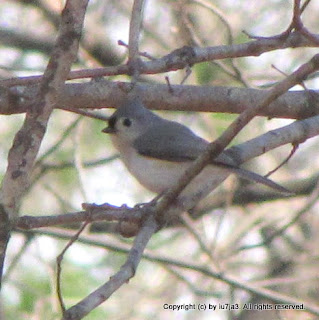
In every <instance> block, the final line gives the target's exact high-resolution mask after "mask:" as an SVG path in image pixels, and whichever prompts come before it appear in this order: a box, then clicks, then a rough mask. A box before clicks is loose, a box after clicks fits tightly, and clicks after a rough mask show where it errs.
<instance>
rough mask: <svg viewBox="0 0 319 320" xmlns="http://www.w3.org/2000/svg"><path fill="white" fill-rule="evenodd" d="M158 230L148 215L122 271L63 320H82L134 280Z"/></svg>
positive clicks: (74, 307) (78, 304)
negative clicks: (150, 241) (149, 244)
mask: <svg viewBox="0 0 319 320" xmlns="http://www.w3.org/2000/svg"><path fill="white" fill-rule="evenodd" d="M157 228H158V225H157V223H156V221H155V219H154V217H153V215H151V214H150V215H148V216H147V218H146V220H145V222H144V225H143V227H142V228H141V230H140V232H139V233H138V235H137V236H136V237H135V240H134V243H133V246H132V248H131V250H130V252H129V254H128V257H127V259H126V262H125V263H124V264H123V265H122V267H121V269H120V270H119V271H118V272H117V273H116V274H115V275H114V276H112V277H111V278H110V280H109V281H108V282H106V283H105V284H103V285H102V286H101V287H99V288H98V289H96V290H95V291H94V292H92V293H91V294H89V295H88V296H87V297H86V298H84V299H83V300H82V301H80V302H79V303H77V304H76V305H75V306H73V307H72V308H70V309H68V310H67V311H66V312H65V313H64V315H63V320H78V319H82V318H83V317H84V316H85V315H87V314H88V313H89V312H90V311H92V310H93V309H94V308H96V307H97V306H99V305H100V304H101V303H103V302H104V301H105V300H107V299H108V298H109V297H110V296H111V295H112V294H113V293H114V292H115V291H116V290H117V289H118V288H120V287H121V286H122V285H123V284H125V283H126V282H127V281H128V280H129V279H130V278H132V277H133V276H134V274H135V272H136V269H137V267H138V265H139V263H140V260H141V258H142V255H143V252H144V249H145V247H146V245H147V243H148V242H149V240H150V239H151V237H152V235H153V234H154V233H155V232H156V230H157Z"/></svg>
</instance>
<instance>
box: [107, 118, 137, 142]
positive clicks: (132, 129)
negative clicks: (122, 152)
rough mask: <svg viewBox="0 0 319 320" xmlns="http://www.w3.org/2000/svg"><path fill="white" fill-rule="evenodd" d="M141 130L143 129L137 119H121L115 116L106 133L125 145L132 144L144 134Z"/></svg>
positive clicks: (111, 119)
mask: <svg viewBox="0 0 319 320" xmlns="http://www.w3.org/2000/svg"><path fill="white" fill-rule="evenodd" d="M141 129H143V127H142V126H139V123H138V121H137V119H135V118H133V117H125V116H122V117H119V116H117V115H116V114H114V115H113V116H112V117H111V118H110V119H109V126H108V128H106V129H105V130H104V132H106V133H110V134H112V135H114V136H116V138H117V140H120V141H122V142H123V143H125V144H132V143H133V142H134V141H135V139H136V138H138V137H139V136H140V134H141V133H142V131H143V130H141Z"/></svg>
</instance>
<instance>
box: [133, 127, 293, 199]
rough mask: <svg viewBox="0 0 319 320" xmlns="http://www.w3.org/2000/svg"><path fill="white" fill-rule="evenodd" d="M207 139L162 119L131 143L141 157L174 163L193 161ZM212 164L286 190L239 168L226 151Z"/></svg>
mask: <svg viewBox="0 0 319 320" xmlns="http://www.w3.org/2000/svg"><path fill="white" fill-rule="evenodd" d="M207 145H208V142H207V141H206V140H204V139H202V138H200V137H198V136H197V135H195V134H194V133H193V132H192V131H191V130H189V129H188V128H187V127H185V126H183V125H181V124H179V123H177V122H172V121H165V122H161V123H160V124H159V125H154V126H152V127H151V128H150V129H148V130H146V131H145V132H144V134H142V136H140V137H139V138H137V139H136V140H135V142H134V147H135V148H136V149H137V152H138V153H139V154H141V155H143V156H146V157H150V158H156V159H160V160H166V161H173V162H186V161H193V160H195V159H196V158H197V157H198V156H199V155H200V154H201V153H202V152H203V151H204V150H205V148H207ZM212 164H214V165H216V166H219V167H221V168H225V169H229V171H230V172H233V173H235V174H237V175H239V176H241V177H242V178H244V179H247V180H251V181H255V182H258V183H261V184H264V185H266V186H268V187H270V188H272V189H275V190H277V191H280V192H282V193H286V194H291V192H290V191H289V190H287V189H286V188H284V187H282V186H280V185H278V184H277V183H275V182H273V181H272V180H270V179H268V178H266V177H263V176H261V175H259V174H257V173H254V172H251V171H248V170H245V169H242V168H239V167H238V166H237V165H236V164H235V162H233V160H232V159H231V158H230V157H228V155H227V154H225V153H222V154H220V155H219V156H218V157H217V158H216V159H215V160H213V161H212Z"/></svg>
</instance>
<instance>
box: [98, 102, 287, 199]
mask: <svg viewBox="0 0 319 320" xmlns="http://www.w3.org/2000/svg"><path fill="white" fill-rule="evenodd" d="M102 132H105V133H109V134H111V139H112V142H113V145H114V146H115V148H116V149H117V150H118V151H119V153H120V156H121V159H122V161H123V162H124V164H125V166H126V167H127V169H128V170H129V172H130V173H131V174H132V175H133V176H134V177H135V178H136V179H137V180H138V181H139V182H140V183H141V184H142V185H143V186H144V187H146V188H147V189H148V190H150V191H152V192H154V193H158V194H161V193H163V192H165V191H166V190H168V189H169V188H170V187H172V186H173V185H174V184H176V182H177V181H178V179H179V178H180V177H181V176H182V175H183V173H184V172H185V170H186V169H187V168H189V167H190V166H191V164H192V161H194V160H195V159H196V158H197V157H198V156H199V155H200V154H201V153H202V152H203V151H204V150H205V149H206V148H207V146H208V142H207V141H206V140H204V139H202V138H200V137H199V136H197V135H196V134H195V133H193V132H192V131H191V130H190V129H188V128H187V127H186V126H184V125H182V124H180V123H178V122H175V121H170V120H166V119H163V118H161V117H159V116H157V115H156V114H154V113H153V112H151V111H150V110H148V109H147V108H145V107H144V106H143V104H142V102H141V101H139V100H137V99H132V100H129V101H127V102H126V103H125V104H123V105H122V106H121V107H120V108H118V109H117V110H116V111H115V112H114V114H113V115H112V116H111V117H110V118H109V121H108V127H106V128H105V129H103V130H102ZM230 173H235V174H237V175H239V176H241V177H243V178H246V179H248V180H252V181H255V182H259V183H262V184H264V185H266V186H268V187H271V188H273V189H276V190H277V191H280V192H284V193H289V191H288V190H287V189H285V188H284V187H282V186H280V185H278V184H277V183H275V182H273V181H271V180H269V179H267V178H265V177H262V176H260V175H258V174H256V173H254V172H251V171H248V170H245V169H242V168H239V167H238V166H237V164H236V163H235V161H234V160H233V159H232V158H231V157H230V156H228V155H227V153H225V152H223V153H221V154H220V155H219V156H218V157H217V158H215V159H214V160H213V161H212V164H211V165H208V166H206V167H205V168H204V169H203V170H202V171H201V173H199V174H198V175H197V176H196V177H195V178H194V179H193V180H192V181H191V182H190V184H189V185H188V186H187V187H186V188H185V189H184V190H183V191H182V193H181V195H180V196H179V200H181V199H182V200H183V199H186V198H187V197H194V196H196V197H197V198H198V199H201V198H203V197H204V196H206V195H207V194H208V193H210V191H211V190H212V188H213V186H214V185H215V186H216V183H217V182H218V181H217V180H219V182H218V184H219V183H220V182H221V181H223V180H225V179H226V177H227V176H228V175H229V174H230ZM214 180H215V182H214Z"/></svg>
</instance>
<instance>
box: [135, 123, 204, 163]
mask: <svg viewBox="0 0 319 320" xmlns="http://www.w3.org/2000/svg"><path fill="white" fill-rule="evenodd" d="M207 145H208V142H207V141H205V140H204V139H202V138H200V137H198V136H197V135H195V134H194V133H193V132H192V131H191V130H189V129H188V128H187V127H185V126H183V125H181V124H179V123H177V122H173V121H168V120H167V121H166V120H165V121H163V122H162V121H161V123H160V124H157V125H154V126H152V127H151V128H150V129H148V130H146V131H145V132H144V133H143V134H142V135H141V136H140V137H139V138H137V139H136V140H135V142H134V147H135V148H136V149H137V152H138V153H139V154H141V155H143V156H146V157H150V158H156V159H161V160H166V161H173V162H185V161H193V160H195V159H196V158H197V157H198V156H199V155H200V154H201V153H202V152H203V151H204V150H205V148H206V147H207Z"/></svg>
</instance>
